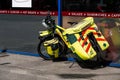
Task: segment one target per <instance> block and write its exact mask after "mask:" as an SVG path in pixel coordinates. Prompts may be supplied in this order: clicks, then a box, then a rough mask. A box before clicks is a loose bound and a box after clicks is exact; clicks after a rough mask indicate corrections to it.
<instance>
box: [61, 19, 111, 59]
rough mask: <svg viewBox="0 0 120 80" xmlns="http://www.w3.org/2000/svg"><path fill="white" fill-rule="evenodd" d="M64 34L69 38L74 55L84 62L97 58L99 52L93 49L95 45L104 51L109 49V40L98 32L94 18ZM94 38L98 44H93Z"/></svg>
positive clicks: (84, 20) (84, 21) (85, 20)
mask: <svg viewBox="0 0 120 80" xmlns="http://www.w3.org/2000/svg"><path fill="white" fill-rule="evenodd" d="M63 34H64V35H66V36H67V39H68V41H69V42H70V44H71V47H70V48H71V50H72V51H73V53H75V54H76V55H77V56H78V57H79V58H81V59H82V60H89V59H92V58H94V57H95V56H96V54H97V51H96V49H95V48H94V47H93V46H94V45H98V46H99V47H100V48H101V50H102V51H104V50H106V49H107V48H108V47H109V44H108V42H107V40H106V39H105V38H104V36H103V35H102V33H101V32H100V31H99V30H98V28H97V26H96V24H95V23H94V21H93V18H92V17H88V18H85V19H83V21H82V22H80V23H78V24H77V25H75V27H72V28H68V29H66V31H65V32H64V33H63ZM93 38H94V40H95V42H96V44H94V43H93V41H92V39H93Z"/></svg>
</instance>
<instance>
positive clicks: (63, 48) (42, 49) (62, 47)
mask: <svg viewBox="0 0 120 80" xmlns="http://www.w3.org/2000/svg"><path fill="white" fill-rule="evenodd" d="M51 37H52V36H48V37H46V38H44V39H43V40H41V41H40V42H39V44H38V47H37V51H38V54H39V55H40V57H42V58H43V59H45V60H52V59H54V58H53V57H51V56H50V55H49V54H48V52H47V50H46V48H45V46H44V42H45V41H47V40H49V39H50V38H51ZM54 38H56V39H58V40H59V41H58V48H59V53H58V56H59V57H60V56H61V55H62V54H64V53H65V51H66V45H65V43H64V42H63V41H62V39H61V38H60V37H59V36H58V35H55V36H54Z"/></svg>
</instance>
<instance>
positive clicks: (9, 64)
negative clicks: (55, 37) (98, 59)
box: [0, 14, 120, 80]
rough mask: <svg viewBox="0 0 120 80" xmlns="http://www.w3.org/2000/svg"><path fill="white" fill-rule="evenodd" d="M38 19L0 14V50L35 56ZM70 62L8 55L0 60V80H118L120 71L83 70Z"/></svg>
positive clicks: (39, 28) (109, 69) (103, 69)
mask: <svg viewBox="0 0 120 80" xmlns="http://www.w3.org/2000/svg"><path fill="white" fill-rule="evenodd" d="M43 18H44V17H42V16H31V15H28V16H25V15H5V14H0V49H3V48H7V49H9V50H16V51H25V52H26V51H27V52H32V53H36V52H37V50H36V47H37V44H38V42H39V40H38V31H39V30H42V29H44V28H43V27H42V25H41V24H40V22H41V20H42V19H43ZM71 65H72V62H70V61H62V62H52V61H45V60H43V59H42V58H40V57H32V56H24V55H15V54H9V56H6V57H0V80H120V69H119V68H114V67H105V68H100V69H94V70H92V69H83V68H81V67H80V66H79V65H78V64H77V63H75V64H74V65H73V66H72V68H69V66H71Z"/></svg>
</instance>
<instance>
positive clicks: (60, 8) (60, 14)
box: [58, 0, 62, 26]
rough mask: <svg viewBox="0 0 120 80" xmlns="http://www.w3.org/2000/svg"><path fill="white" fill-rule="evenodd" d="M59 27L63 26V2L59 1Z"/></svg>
mask: <svg viewBox="0 0 120 80" xmlns="http://www.w3.org/2000/svg"><path fill="white" fill-rule="evenodd" d="M58 25H59V26H62V0H58Z"/></svg>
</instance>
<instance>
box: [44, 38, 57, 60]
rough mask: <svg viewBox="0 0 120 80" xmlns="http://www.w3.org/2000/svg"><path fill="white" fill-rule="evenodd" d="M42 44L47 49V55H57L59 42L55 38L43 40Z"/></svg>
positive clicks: (54, 56) (53, 56)
mask: <svg viewBox="0 0 120 80" xmlns="http://www.w3.org/2000/svg"><path fill="white" fill-rule="evenodd" d="M44 46H45V48H46V50H47V53H48V55H49V56H50V57H51V58H58V57H59V43H58V39H57V38H53V39H51V40H47V41H45V42H44Z"/></svg>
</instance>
